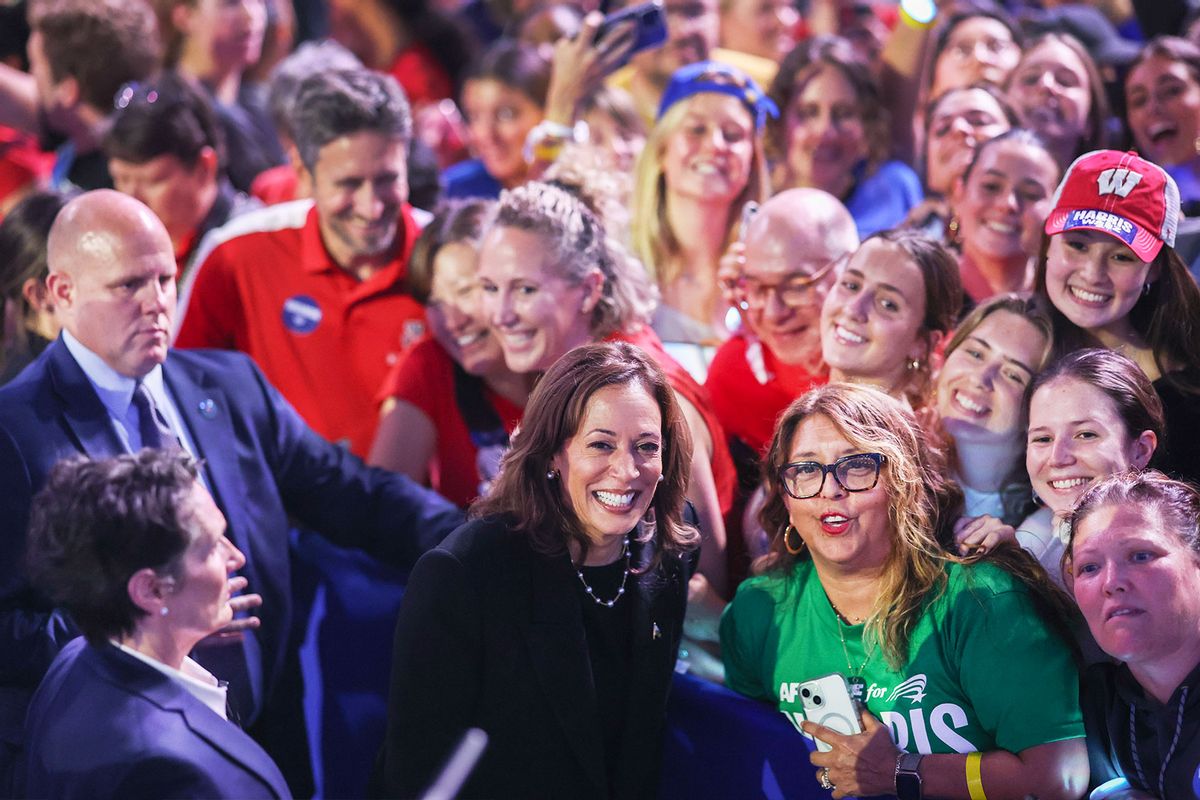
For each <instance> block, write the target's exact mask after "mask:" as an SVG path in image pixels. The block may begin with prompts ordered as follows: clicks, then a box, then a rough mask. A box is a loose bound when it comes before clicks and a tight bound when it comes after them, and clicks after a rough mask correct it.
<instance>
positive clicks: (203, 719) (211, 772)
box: [23, 638, 290, 800]
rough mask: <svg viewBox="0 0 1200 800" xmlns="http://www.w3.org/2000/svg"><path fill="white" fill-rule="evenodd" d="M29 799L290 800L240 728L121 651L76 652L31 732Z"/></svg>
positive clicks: (43, 694) (57, 666)
mask: <svg viewBox="0 0 1200 800" xmlns="http://www.w3.org/2000/svg"><path fill="white" fill-rule="evenodd" d="M27 737H28V741H29V744H30V746H29V755H28V758H27V760H26V762H25V763H26V771H25V778H26V780H25V781H24V787H23V788H24V793H25V794H24V795H23V796H28V797H53V798H59V799H60V800H70V798H80V800H102V798H109V797H111V798H133V797H137V798H145V800H152V799H153V798H159V797H161V798H167V797H171V798H177V797H196V798H201V797H203V798H225V797H227V798H275V797H290V794H289V793H288V788H287V784H286V783H284V780H283V776H282V775H281V774H279V769H278V768H277V767H276V766H275V764H274V762H272V761H271V759H270V758H269V757H268V756H267V754H266V753H264V752H263V750H262V748H261V747H259V746H258V745H257V744H255V742H254V740H253V739H251V738H250V737H249V736H247V735H246V734H245V733H243V732H242V731H241V729H240V728H238V727H237V726H236V725H234V724H233V723H232V722H228V721H226V720H223V719H221V718H220V717H219V716H218V715H216V714H214V713H213V711H212V709H210V708H209V707H208V706H206V705H204V704H203V703H201V702H200V701H199V700H198V699H196V698H195V697H194V696H192V695H191V694H190V693H188V691H187V690H186V689H185V688H183V687H182V686H180V685H179V684H178V683H176V682H175V681H172V680H171V679H170V678H168V677H167V676H166V675H163V674H162V673H161V672H158V671H156V670H155V669H154V668H152V667H150V666H149V665H147V664H143V663H142V662H140V661H138V660H137V659H136V658H133V657H132V656H130V655H129V654H127V653H123V652H121V650H120V649H118V648H117V647H114V646H113V645H110V644H106V645H103V646H101V647H92V646H90V645H89V644H88V643H87V642H86V641H84V640H83V639H82V638H79V639H76V640H75V641H73V642H71V643H70V644H68V645H67V646H66V647H65V648H64V649H63V651H62V652H61V653H59V656H58V658H57V659H55V661H54V663H53V664H52V665H51V667H50V671H49V672H48V673H47V674H46V679H45V681H43V682H42V685H41V687H39V689H38V691H37V694H36V695H34V699H33V704H32V705H31V706H30V708H29V721H28V726H27Z"/></svg>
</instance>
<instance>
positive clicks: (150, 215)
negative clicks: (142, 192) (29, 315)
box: [46, 189, 171, 275]
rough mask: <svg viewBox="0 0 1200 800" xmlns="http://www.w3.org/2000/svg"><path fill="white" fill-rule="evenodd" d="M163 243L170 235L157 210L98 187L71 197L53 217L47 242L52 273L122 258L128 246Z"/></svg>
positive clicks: (47, 257) (168, 239) (168, 243)
mask: <svg viewBox="0 0 1200 800" xmlns="http://www.w3.org/2000/svg"><path fill="white" fill-rule="evenodd" d="M133 244H138V245H141V246H154V245H163V246H165V247H166V249H167V251H168V252H171V238H170V237H169V236H167V229H166V228H164V227H163V224H162V223H161V222H159V220H158V217H156V216H154V212H153V211H151V210H150V209H149V208H147V207H146V206H145V205H143V204H142V203H141V202H139V201H137V200H135V199H133V198H132V197H130V196H129V195H126V194H122V193H121V192H115V191H113V190H112V189H97V190H96V191H94V192H86V193H84V194H81V195H79V196H78V197H76V198H75V199H73V200H71V201H70V202H69V203H67V204H66V206H64V207H63V210H62V211H60V212H59V214H58V216H57V217H55V219H54V225H53V226H52V227H51V228H50V238H49V240H48V241H47V243H46V263H47V265H48V266H49V268H50V271H51V272H67V273H70V274H73V275H76V274H78V272H79V270H80V269H86V268H87V267H89V266H90V265H91V264H92V263H93V262H95V261H112V260H121V259H123V258H124V257H125V256H126V252H125V251H126V250H127V249H128V248H129V246H131V245H133Z"/></svg>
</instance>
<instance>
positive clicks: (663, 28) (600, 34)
mask: <svg viewBox="0 0 1200 800" xmlns="http://www.w3.org/2000/svg"><path fill="white" fill-rule="evenodd" d="M622 25H627V26H628V27H630V28H632V33H633V44H632V45H631V46H630V47H629V48H628V49H627V50H625V51H624V52H623V53H622V54H621V56H620V57H619V58H617V59H615V60H613V61H611V62H609V63H610V68H611V69H613V70H616V69H619V68H620V67H622V66H624V65H625V64H626V63H628V61H629V59H630V57H632V56H633V55H635V54H636V53H640V52H641V51H643V50H648V49H650V48H652V47H658V46H659V45H661V44H662V43H663V42H665V41H666V40H667V18H666V14H665V13H664V12H663V7H662V3H661V2H658V0H654V2H649V3H640V4H638V5H635V6H629V7H628V8H623V9H621V10H620V11H614V12H613V13H611V14H609V15H608V16H607V17H605V18H604V22H602V23H600V27H599V28H598V29H597V30H596V35H595V37H594V38H593V42H595V43H596V44H597V45H600V44H601V43H602V42H603V41H604V40H605V38H606V37H610V36H611V35H612V34H613V31H615V30H616V29H617V28H618V27H620V26H622Z"/></svg>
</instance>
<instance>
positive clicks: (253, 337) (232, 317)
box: [175, 200, 425, 457]
mask: <svg viewBox="0 0 1200 800" xmlns="http://www.w3.org/2000/svg"><path fill="white" fill-rule="evenodd" d="M418 233H420V226H419V225H418V224H417V222H416V220H415V219H414V218H413V214H412V209H411V208H410V207H409V206H407V205H405V206H404V207H403V208H402V209H401V227H400V230H399V231H398V233H397V235H398V236H399V237H400V239H401V242H402V247H401V248H400V253H399V257H398V258H396V259H394V260H393V261H391V262H389V263H388V264H387V265H386V266H385V267H384V268H383V269H381V270H379V271H378V272H376V273H375V274H374V275H372V276H371V277H370V278H368V279H367V280H365V281H360V280H359V279H358V278H357V277H355V276H354V275H352V274H350V273H349V272H347V271H346V270H344V269H342V268H341V267H339V266H338V265H337V264H336V263H334V261H333V259H332V258H330V256H329V253H328V252H327V251H326V249H325V245H324V244H323V243H322V241H321V233H320V229H319V228H318V226H317V212H316V209H315V208H314V207H313V204H312V201H310V200H301V201H297V202H294V203H285V204H282V205H277V206H271V207H269V208H265V209H263V210H261V211H257V212H253V213H250V214H246V215H244V216H241V217H238V218H237V219H235V220H233V221H232V222H231V223H229V224H228V225H226V226H225V227H223V228H221V229H219V230H217V231H215V232H214V233H213V235H212V236H210V237H209V238H208V239H206V240H205V242H204V245H203V247H204V250H203V251H202V252H200V253H198V254H197V258H196V263H197V265H198V266H197V267H196V269H195V270H194V271H193V273H192V275H191V276H190V277H189V279H188V280H187V282H186V283H185V285H184V288H183V295H182V296H183V300H182V303H181V312H180V320H179V333H178V335H177V337H176V341H175V344H176V346H177V347H216V348H223V349H228V350H241V351H242V352H244V353H247V354H249V355H250V356H251V357H252V358H253V359H254V360H255V361H256V362H257V363H258V365H259V366H260V367H261V368H262V370H263V372H264V373H265V374H266V376H267V378H268V379H269V380H270V381H271V383H273V384H275V386H276V387H277V388H278V389H279V391H280V392H282V393H283V396H284V397H286V398H287V399H288V401H289V402H290V403H291V404H292V405H293V406H295V408H296V410H297V411H298V412H299V413H300V415H301V416H302V417H304V419H305V421H307V422H308V424H309V425H310V426H312V428H313V429H314V430H315V431H317V432H318V433H319V434H321V435H322V436H324V437H325V438H327V439H329V440H330V441H333V442H341V443H347V444H348V445H349V447H350V450H351V451H352V452H354V453H355V454H356V455H358V456H360V457H365V456H366V454H367V451H368V450H369V449H370V447H371V440H372V439H373V438H374V436H375V425H376V422H377V419H378V417H377V407H376V405H375V396H376V393H377V392H378V391H379V387H380V386H381V385H382V383H383V379H384V377H385V376H386V375H387V373H388V369H389V368H390V367H391V366H392V365H393V364H394V363H395V362H396V360H397V359H398V358H399V357H400V354H401V353H402V352H403V351H404V350H405V349H406V348H407V347H408V346H409V345H411V344H412V343H413V342H415V341H417V339H419V338H420V336H421V334H422V333H424V331H425V310H424V308H423V307H422V306H421V305H420V304H419V303H418V302H417V301H416V300H414V299H412V298H411V297H409V296H408V295H407V294H404V292H403V291H402V288H401V284H402V281H403V278H404V275H405V272H406V270H407V267H408V259H409V254H410V253H411V252H412V246H413V242H414V241H415V240H416V238H417V234H418Z"/></svg>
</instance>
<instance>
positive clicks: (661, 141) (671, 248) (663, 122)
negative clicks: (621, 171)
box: [630, 96, 770, 285]
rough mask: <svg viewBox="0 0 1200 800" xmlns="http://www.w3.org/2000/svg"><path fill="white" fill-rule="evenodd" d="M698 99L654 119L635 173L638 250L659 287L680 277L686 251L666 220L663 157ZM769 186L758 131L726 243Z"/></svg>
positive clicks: (730, 217)
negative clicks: (676, 264) (749, 206)
mask: <svg viewBox="0 0 1200 800" xmlns="http://www.w3.org/2000/svg"><path fill="white" fill-rule="evenodd" d="M693 97H694V96H693ZM693 97H689V98H688V99H686V100H683V101H681V102H678V103H676V104H675V105H673V106H671V108H669V109H668V110H667V113H665V114H663V115H662V117H661V118H660V119H659V120H658V122H657V123H655V125H654V128H653V129H652V130H651V131H650V135H649V136H648V137H647V139H646V146H645V148H644V149H643V150H642V153H641V155H639V156H638V160H637V166H636V167H635V168H634V172H633V176H634V177H633V204H632V208H633V221H632V223H631V224H630V238H631V240H632V243H633V253H634V255H636V256H637V257H638V258H639V259H641V261H642V263H643V264H644V265H645V266H646V270H647V272H649V273H650V277H651V278H652V279H653V280H654V281H655V282H657V283H658V284H659V285H665V284H669V283H671V282H672V281H674V280H675V279H676V278H678V277H679V272H678V270H677V269H675V268H674V267H673V264H672V262H673V260H674V258H675V257H676V256H678V255H680V253H681V252H682V247H681V246H680V242H679V240H678V239H676V238H675V235H674V233H673V232H672V231H671V228H670V226H669V225H668V223H667V180H666V176H665V175H664V174H663V155H664V154H665V152H666V148H667V141H668V140H669V139H670V138H671V137H672V136H674V135H675V134H676V133H677V132H678V131H679V129H680V127H682V125H683V118H684V116H685V115H686V114H687V110H688V108H690V107H691V103H692V100H693ZM747 113H749V112H747ZM769 189H770V180H769V178H768V174H767V159H766V155H765V153H764V151H763V132H762V130H760V129H755V130H754V157H753V158H752V159H751V162H750V177H749V179H748V180H747V181H746V186H745V188H744V189H742V192H741V194H739V195H738V196H737V198H735V199H734V201H733V202H732V203H731V204H730V206H729V213H728V214H727V215H726V218H725V230H726V240H727V241H729V242H732V241H733V240H734V238H736V236H737V222H738V219H739V216H740V214H741V210H742V207H743V206H744V205H745V204H746V203H747V202H749V201H754V202H756V203H761V202H764V201H765V200H766V198H767V194H768V192H769Z"/></svg>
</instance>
